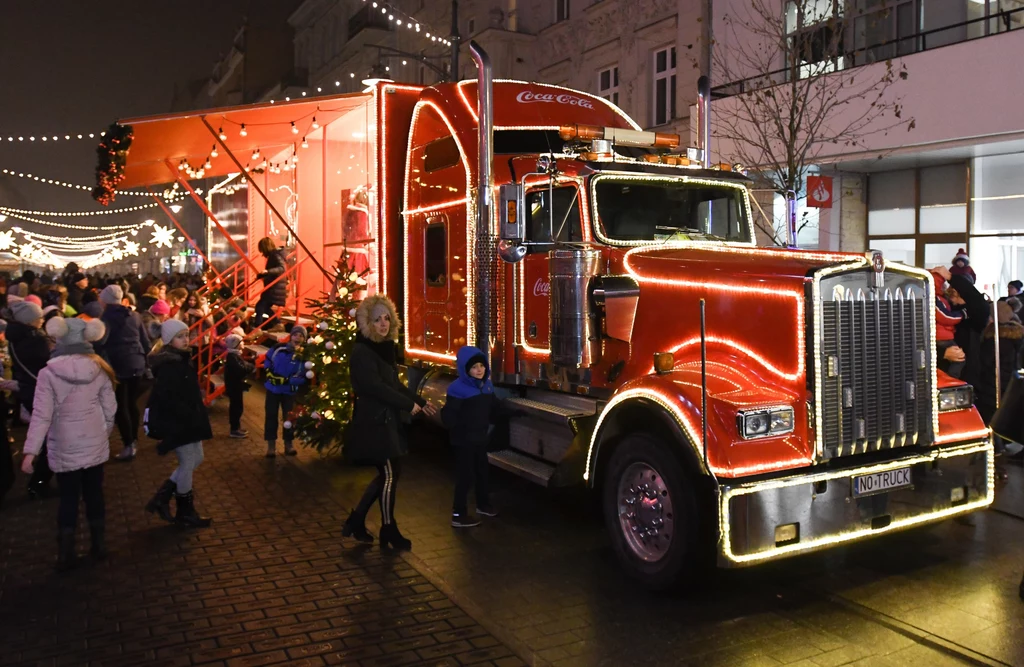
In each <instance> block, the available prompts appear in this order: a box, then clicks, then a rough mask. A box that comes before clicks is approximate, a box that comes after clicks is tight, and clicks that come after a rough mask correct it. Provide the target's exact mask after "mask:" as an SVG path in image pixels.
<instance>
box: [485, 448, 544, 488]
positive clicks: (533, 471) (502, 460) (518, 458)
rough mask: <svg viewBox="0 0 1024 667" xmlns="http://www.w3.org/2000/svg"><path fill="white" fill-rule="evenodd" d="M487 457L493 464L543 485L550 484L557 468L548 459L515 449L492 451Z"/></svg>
mask: <svg viewBox="0 0 1024 667" xmlns="http://www.w3.org/2000/svg"><path fill="white" fill-rule="evenodd" d="M487 458H488V460H490V462H491V465H494V466H497V467H498V468H501V469H502V470H507V471H509V472H511V473H513V474H516V475H519V476H520V477H525V478H526V479H528V480H530V481H531V482H534V483H535V484H540V485H541V486H550V484H551V478H552V477H554V475H555V471H556V470H557V467H556V466H553V465H551V464H550V463H548V462H547V461H541V460H539V459H535V458H533V457H532V456H528V455H526V454H523V453H522V452H518V451H516V450H514V449H502V450H500V451H497V452H490V453H488V454H487Z"/></svg>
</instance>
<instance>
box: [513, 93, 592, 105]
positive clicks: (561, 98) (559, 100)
mask: <svg viewBox="0 0 1024 667" xmlns="http://www.w3.org/2000/svg"><path fill="white" fill-rule="evenodd" d="M516 102H520V103H522V104H532V103H534V102H545V103H549V104H568V105H569V106H572V107H580V108H583V109H593V108H594V103H593V102H591V101H590V100H588V99H586V98H585V97H580V96H578V95H569V94H568V93H535V92H533V91H530V90H524V91H523V92H521V93H519V94H518V95H516Z"/></svg>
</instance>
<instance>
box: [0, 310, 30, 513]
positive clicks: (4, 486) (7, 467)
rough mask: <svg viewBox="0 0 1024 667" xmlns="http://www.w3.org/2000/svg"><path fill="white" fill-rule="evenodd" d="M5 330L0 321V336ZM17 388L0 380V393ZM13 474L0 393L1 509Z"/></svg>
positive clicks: (5, 403) (4, 399)
mask: <svg viewBox="0 0 1024 667" xmlns="http://www.w3.org/2000/svg"><path fill="white" fill-rule="evenodd" d="M6 329H7V322H6V321H5V320H0V336H2V335H3V333H4V331H5V330H6ZM17 386H18V383H17V382H15V381H14V380H0V392H4V391H10V390H12V389H14V388H15V387H17ZM33 472H34V471H33ZM15 474H16V473H15V470H14V452H12V451H11V441H10V439H9V438H8V437H7V395H6V394H4V393H0V507H3V504H4V496H6V495H7V492H8V491H10V490H11V487H13V486H14V478H15Z"/></svg>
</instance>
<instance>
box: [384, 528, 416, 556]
mask: <svg viewBox="0 0 1024 667" xmlns="http://www.w3.org/2000/svg"><path fill="white" fill-rule="evenodd" d="M380 545H381V546H382V547H386V546H388V545H391V547H392V548H393V549H399V550H400V551H409V550H410V549H412V541H410V540H407V539H406V538H404V537H403V536H402V534H401V533H400V532H398V524H397V523H386V524H384V525H383V526H381V527H380Z"/></svg>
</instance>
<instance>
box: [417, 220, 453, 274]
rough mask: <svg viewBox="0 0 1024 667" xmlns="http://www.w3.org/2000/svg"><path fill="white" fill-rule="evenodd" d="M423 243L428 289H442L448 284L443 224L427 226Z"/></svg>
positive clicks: (445, 238)
mask: <svg viewBox="0 0 1024 667" xmlns="http://www.w3.org/2000/svg"><path fill="white" fill-rule="evenodd" d="M425 235H426V236H425V239H424V243H423V247H424V252H425V255H426V256H425V257H424V262H423V265H424V267H425V268H426V272H427V275H426V278H427V286H428V287H444V286H445V284H446V283H447V282H448V235H447V234H446V233H445V228H444V223H443V222H439V223H434V224H429V225H427V230H426V232H425Z"/></svg>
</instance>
